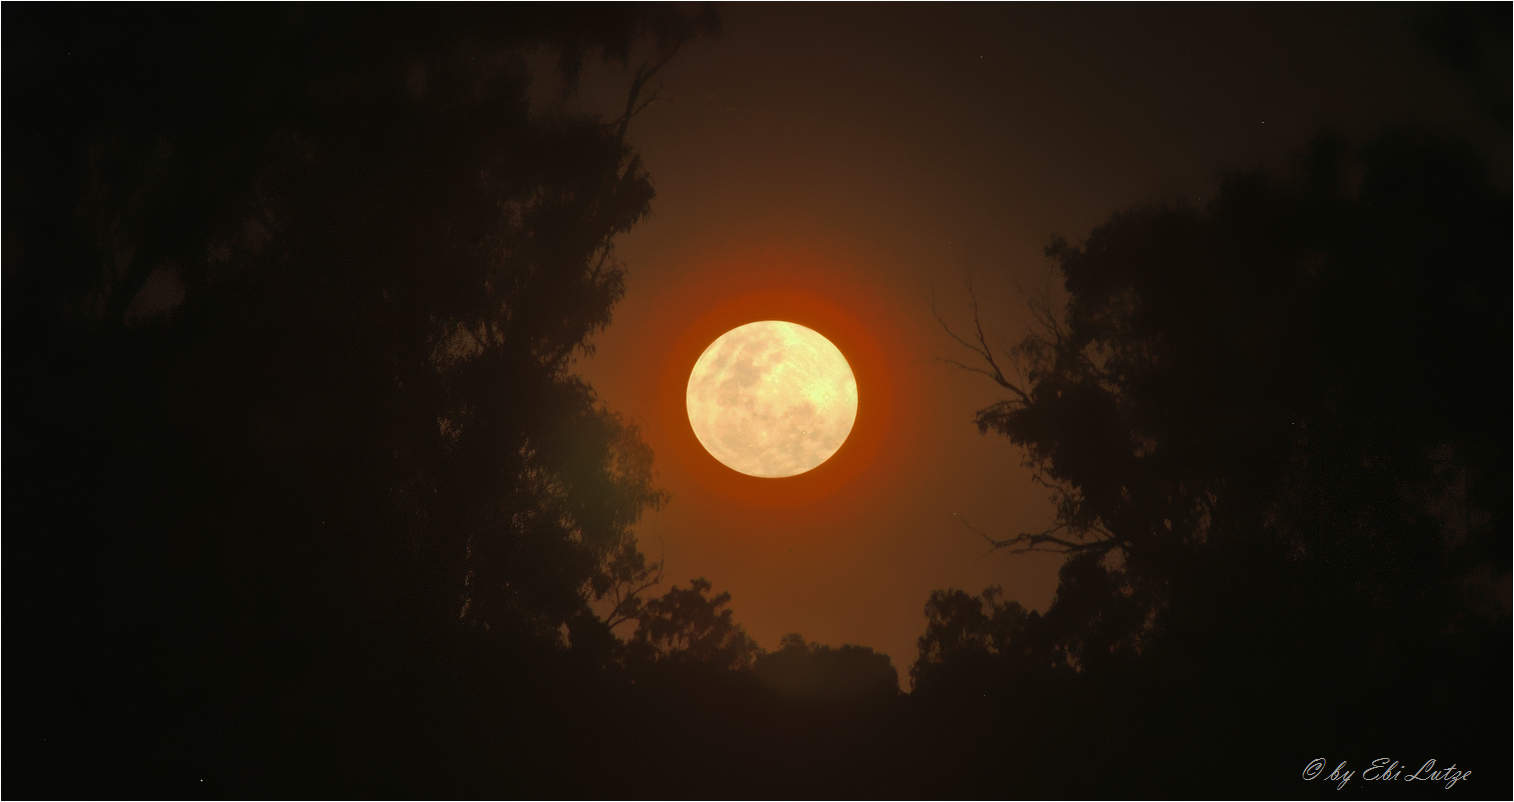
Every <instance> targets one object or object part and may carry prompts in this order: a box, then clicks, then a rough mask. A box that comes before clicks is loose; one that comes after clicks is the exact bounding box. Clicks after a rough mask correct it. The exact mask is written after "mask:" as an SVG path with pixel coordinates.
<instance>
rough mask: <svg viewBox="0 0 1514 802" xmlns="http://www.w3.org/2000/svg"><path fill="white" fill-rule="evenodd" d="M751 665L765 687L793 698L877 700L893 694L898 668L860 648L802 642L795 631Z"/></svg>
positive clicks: (844, 700)
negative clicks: (834, 646) (772, 650)
mask: <svg viewBox="0 0 1514 802" xmlns="http://www.w3.org/2000/svg"><path fill="white" fill-rule="evenodd" d="M752 668H753V671H754V672H755V673H756V674H757V677H758V678H759V679H761V680H762V681H763V682H764V683H765V684H766V685H768V686H769V687H771V688H773V689H775V690H777V691H778V692H779V693H781V694H783V695H785V696H788V697H791V698H796V699H804V700H810V701H821V702H859V701H877V700H881V699H890V698H893V697H894V696H897V695H898V693H899V672H897V671H895V670H894V666H893V664H892V662H891V661H890V660H889V657H888V655H886V654H879V653H878V652H875V651H873V650H872V649H869V648H867V647H866V646H854V645H851V644H846V645H843V646H842V647H841V648H839V649H838V648H833V647H831V646H826V645H824V644H820V643H807V642H805V640H804V637H803V636H801V635H799V634H798V633H790V634H788V635H784V636H783V640H782V641H781V642H780V643H779V645H778V650H777V651H775V652H769V653H767V654H763V655H760V656H758V657H757V659H756V661H755V663H754V664H753V667H752Z"/></svg>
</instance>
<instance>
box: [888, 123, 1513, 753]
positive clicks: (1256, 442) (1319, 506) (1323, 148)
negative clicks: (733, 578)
mask: <svg viewBox="0 0 1514 802" xmlns="http://www.w3.org/2000/svg"><path fill="white" fill-rule="evenodd" d="M1510 210H1511V206H1510V201H1509V196H1508V194H1507V192H1506V191H1505V190H1502V189H1499V188H1497V187H1496V186H1495V185H1494V184H1492V183H1491V182H1490V180H1489V178H1488V176H1487V173H1486V171H1485V169H1484V168H1483V167H1482V166H1481V165H1480V164H1479V163H1478V161H1477V159H1476V158H1475V157H1474V156H1473V154H1472V153H1471V152H1470V151H1469V150H1468V149H1467V148H1466V147H1465V146H1463V145H1461V144H1459V143H1458V142H1456V141H1455V140H1451V139H1448V138H1445V137H1442V136H1438V135H1432V134H1428V133H1425V132H1422V131H1415V130H1390V131H1387V132H1385V133H1384V134H1383V135H1381V136H1380V137H1379V138H1378V139H1377V140H1375V141H1373V142H1370V143H1368V144H1366V145H1363V146H1361V147H1359V148H1357V149H1355V150H1354V152H1353V151H1349V150H1348V148H1347V147H1346V146H1345V145H1344V143H1343V142H1342V141H1341V140H1339V139H1338V138H1334V137H1328V136H1327V137H1322V138H1320V139H1318V140H1316V141H1315V142H1314V143H1313V145H1312V146H1311V148H1310V149H1309V150H1308V151H1307V153H1305V154H1304V155H1303V156H1302V157H1300V158H1299V159H1298V160H1297V162H1296V170H1295V173H1294V174H1293V175H1292V176H1290V177H1288V178H1286V179H1282V180H1279V179H1275V178H1272V177H1269V176H1267V175H1264V174H1259V173H1250V174H1241V175H1234V176H1231V177H1229V178H1227V179H1226V180H1225V181H1224V183H1223V185H1222V188H1221V191H1220V193H1219V194H1218V196H1217V197H1216V198H1215V199H1214V200H1213V201H1212V202H1210V203H1209V204H1207V205H1206V206H1205V207H1204V208H1197V209H1196V208H1192V207H1189V206H1185V205H1171V204H1157V205H1148V206H1142V207H1138V208H1135V209H1132V210H1129V211H1126V212H1122V213H1120V214H1117V215H1115V216H1114V217H1112V218H1111V219H1110V220H1109V221H1108V222H1107V223H1105V224H1104V225H1102V226H1100V227H1099V228H1097V229H1095V230H1094V231H1093V233H1092V234H1091V235H1090V236H1089V237H1088V239H1087V240H1086V242H1085V243H1083V244H1082V245H1081V246H1076V247H1075V246H1073V245H1071V244H1069V243H1067V242H1066V241H1065V240H1062V239H1055V240H1054V241H1053V242H1052V244H1051V245H1050V247H1048V248H1047V255H1048V256H1049V257H1050V258H1051V259H1052V260H1053V261H1054V262H1055V264H1056V266H1057V268H1058V270H1059V271H1060V273H1061V275H1062V277H1063V278H1064V280H1065V291H1066V298H1067V300H1066V304H1065V306H1064V307H1061V308H1057V307H1056V306H1055V305H1054V304H1053V303H1051V301H1050V300H1049V299H1046V298H1042V299H1035V300H1033V302H1032V310H1033V311H1034V312H1035V314H1036V316H1037V319H1038V321H1039V329H1038V330H1037V331H1035V332H1034V333H1032V334H1031V335H1030V336H1028V337H1027V338H1025V339H1024V340H1023V341H1022V342H1020V343H1019V344H1018V345H1017V346H1015V348H1014V349H1012V351H1011V352H1010V353H1004V352H1002V351H1000V352H997V353H996V350H995V349H993V348H991V347H990V345H989V340H988V338H987V337H986V336H985V335H984V334H983V331H982V327H981V324H979V325H978V327H977V328H976V329H975V330H974V332H973V333H972V334H971V335H969V336H961V335H958V334H956V333H953V335H952V336H953V337H955V338H956V339H957V341H958V342H959V343H961V344H962V345H964V346H966V347H968V348H970V349H972V351H974V352H975V353H976V357H977V361H976V362H975V363H973V364H968V365H964V367H967V368H969V369H971V370H976V371H978V372H980V373H984V374H987V375H988V376H990V377H991V378H992V379H993V381H995V382H996V383H998V384H999V385H1000V386H1001V387H1003V388H1004V389H1005V390H1006V391H1008V397H1007V398H1006V399H1005V400H1003V401H1001V402H999V403H996V404H994V405H992V406H989V407H987V408H984V409H982V410H980V411H979V412H978V414H977V425H978V427H979V429H980V431H983V432H989V431H993V432H996V433H999V434H1002V435H1004V436H1006V437H1008V438H1009V439H1010V440H1012V441H1013V442H1014V443H1016V444H1018V445H1020V446H1021V447H1022V448H1023V449H1024V450H1025V454H1026V463H1027V465H1028V466H1029V467H1030V468H1031V469H1032V470H1033V472H1034V475H1035V476H1036V478H1037V479H1038V480H1039V481H1041V482H1042V483H1044V484H1045V485H1046V486H1047V487H1048V488H1049V489H1050V490H1051V492H1052V498H1053V500H1054V502H1055V507H1056V518H1055V522H1054V524H1053V525H1052V526H1051V527H1050V528H1049V529H1047V530H1045V531H1040V532H1030V533H1023V534H1018V535H1008V536H1005V535H997V534H991V533H986V532H983V533H980V534H982V535H983V536H984V537H985V538H987V539H988V540H989V541H990V542H992V543H993V545H994V546H995V547H997V548H1002V549H1006V550H1010V551H1015V552H1026V551H1039V550H1051V551H1058V552H1062V553H1065V554H1067V555H1068V559H1067V562H1066V563H1065V564H1064V566H1063V568H1062V571H1061V575H1060V583H1059V587H1058V591H1057V594H1056V598H1055V600H1054V602H1053V604H1052V605H1051V606H1050V607H1049V608H1048V609H1047V611H1046V612H1045V613H1044V615H1041V616H1039V617H1034V616H1030V615H1025V614H1023V612H1022V611H1020V610H1019V609H1018V608H1017V607H1016V606H1006V605H1001V604H1000V603H999V602H998V600H997V596H996V595H995V593H993V592H991V593H988V594H985V595H984V596H983V597H982V598H975V597H971V596H968V595H966V594H962V593H960V592H947V593H938V594H936V595H933V596H932V599H931V602H930V604H929V605H928V606H927V614H928V617H929V629H928V631H927V633H926V636H925V637H924V638H922V641H921V659H920V661H919V662H918V663H917V664H916V667H915V669H914V672H913V673H914V675H915V676H916V678H917V681H918V682H920V683H921V684H922V686H923V687H927V688H928V687H931V686H932V685H935V686H937V687H939V686H941V685H942V678H944V677H948V676H959V677H960V676H964V675H965V674H974V672H977V673H976V674H974V675H975V676H980V677H986V676H991V675H995V672H997V674H996V675H997V676H998V677H1000V678H1005V677H1010V676H1017V677H1023V675H1024V674H1023V666H1021V667H1019V668H1016V667H1015V666H1016V662H1015V661H1012V660H1010V659H1009V658H1008V655H1014V656H1015V659H1016V660H1017V661H1022V662H1023V659H1024V658H1025V656H1026V655H1032V656H1034V661H1033V662H1035V663H1036V664H1037V665H1040V666H1045V667H1050V668H1054V669H1057V670H1061V671H1065V672H1070V673H1073V674H1085V675H1089V676H1090V677H1092V678H1091V679H1089V682H1090V683H1094V684H1087V685H1085V686H1084V687H1085V689H1086V694H1085V695H1086V696H1088V698H1103V697H1101V696H1100V695H1101V694H1104V695H1105V696H1107V694H1109V693H1113V692H1114V691H1113V689H1114V688H1116V687H1121V686H1122V683H1125V682H1127V681H1134V680H1133V679H1129V678H1134V677H1136V676H1147V674H1143V673H1141V672H1148V673H1149V672H1151V671H1156V672H1157V674H1156V675H1155V676H1158V677H1161V678H1162V682H1163V683H1178V686H1177V687H1182V688H1183V690H1182V692H1181V693H1180V694H1179V693H1178V691H1177V690H1176V688H1174V690H1173V693H1174V694H1175V695H1174V696H1167V697H1164V698H1167V699H1169V700H1174V699H1179V698H1182V699H1188V700H1197V699H1209V700H1211V701H1210V702H1206V703H1205V704H1212V705H1213V706H1214V709H1223V708H1226V707H1228V708H1230V709H1235V706H1236V705H1240V706H1241V707H1243V708H1244V709H1245V710H1248V711H1253V712H1254V713H1255V715H1256V716H1257V717H1258V718H1257V719H1256V720H1255V721H1253V723H1252V724H1251V725H1250V726H1251V727H1252V728H1253V730H1252V731H1253V732H1254V733H1256V734H1258V736H1260V734H1261V733H1269V732H1274V730H1270V729H1268V728H1269V727H1273V726H1276V727H1281V726H1282V724H1281V722H1282V721H1283V720H1284V719H1287V720H1288V721H1291V722H1292V725H1293V726H1297V725H1298V724H1299V723H1300V722H1303V721H1314V722H1320V721H1324V720H1325V719H1326V718H1328V714H1326V713H1324V712H1322V711H1324V710H1325V709H1326V707H1325V703H1326V701H1327V700H1333V702H1334V705H1335V707H1334V711H1335V713H1336V714H1338V715H1339V716H1341V717H1345V718H1350V717H1352V716H1356V718H1355V725H1354V726H1359V727H1362V728H1364V729H1371V728H1372V727H1374V726H1377V727H1381V728H1387V730H1386V731H1391V732H1394V733H1397V734H1400V735H1402V736H1403V737H1404V738H1405V739H1410V738H1420V737H1422V732H1423V731H1428V730H1431V729H1435V728H1437V727H1439V728H1441V729H1442V731H1443V730H1444V728H1445V727H1446V726H1447V723H1446V721H1445V720H1443V718H1441V717H1438V716H1437V714H1434V713H1431V712H1429V711H1428V710H1427V707H1428V706H1430V703H1429V702H1428V701H1427V699H1428V697H1429V696H1431V695H1433V693H1434V692H1432V691H1430V690H1428V688H1430V687H1434V688H1439V689H1442V690H1444V689H1446V688H1455V692H1454V693H1455V697H1456V698H1457V699H1460V700H1465V701H1467V702H1468V703H1472V700H1474V699H1487V698H1494V699H1497V698H1506V694H1507V687H1506V686H1507V676H1508V671H1509V662H1508V649H1507V648H1506V647H1507V644H1508V629H1509V624H1508V622H1509V618H1508V615H1509V598H1508V590H1507V587H1508V584H1507V583H1508V579H1507V577H1508V562H1509V559H1510V553H1509V548H1510V546H1509V540H1508V538H1507V537H1506V535H1505V533H1506V531H1507V527H1508V517H1507V516H1508V508H1509V504H1508V499H1509V497H1508V488H1509V459H1508V450H1507V445H1506V443H1505V442H1504V441H1503V440H1502V439H1499V438H1490V437H1489V436H1488V435H1489V433H1490V432H1492V431H1499V430H1501V429H1502V426H1503V421H1504V417H1505V416H1506V414H1507V406H1508V402H1509V390H1508V387H1507V381H1506V376H1505V373H1506V365H1507V363H1508V356H1509V352H1508V347H1509V346H1508V343H1507V336H1506V335H1507V331H1508V328H1509V322H1510V321H1509V313H1508V309H1507V305H1506V304H1505V303H1504V302H1503V300H1502V299H1504V298H1505V297H1506V296H1507V294H1508V272H1507V271H1508V263H1509V257H1510V252H1509V234H1510V223H1509V220H1510ZM976 322H977V321H976V309H975V323H976ZM948 331H950V329H948ZM1017 371H1018V372H1017ZM1406 632H1414V633H1417V634H1416V635H1415V636H1414V637H1405V636H1404V634H1403V633H1406ZM973 664H981V665H990V666H991V667H990V668H986V669H981V670H979V669H972V668H970V667H969V666H970V665H973ZM964 672H965V674H964ZM1100 677H1102V679H1100ZM1119 677H1125V678H1127V679H1118V678H1119ZM992 681H993V680H989V679H982V680H980V681H976V685H975V686H974V687H981V686H982V684H983V683H985V682H992ZM1153 682H1156V680H1154V679H1153V680H1150V681H1146V684H1145V685H1144V686H1143V687H1144V688H1146V690H1144V691H1142V693H1154V692H1157V691H1158V690H1159V689H1160V688H1161V687H1164V686H1163V685H1153V684H1152V683H1153ZM1411 684H1412V685H1414V686H1415V688H1416V690H1414V691H1413V692H1407V691H1401V690H1400V689H1401V687H1402V686H1404V685H1411ZM1242 686H1244V687H1247V688H1248V690H1247V692H1246V693H1245V694H1244V695H1242V696H1239V697H1238V696H1237V695H1236V688H1238V687H1242ZM1390 688H1391V689H1393V691H1392V692H1394V693H1400V696H1399V697H1398V698H1399V700H1400V701H1401V702H1402V704H1401V705H1398V706H1395V707H1394V708H1393V712H1388V711H1387V710H1383V709H1375V708H1373V706H1372V703H1371V701H1370V700H1371V699H1372V698H1373V695H1374V694H1382V693H1387V692H1390V691H1389V689H1390ZM1404 693H1408V695H1407V696H1405V695H1402V694H1404ZM1190 703H1191V704H1193V705H1199V704H1200V703H1199V702H1197V701H1192V702H1183V703H1182V704H1190ZM1174 704H1177V702H1174ZM1479 704H1480V702H1479ZM1110 709H1114V708H1110ZM1195 709H1197V708H1195ZM1500 709H1502V708H1500ZM1345 710H1350V711H1352V712H1351V713H1350V714H1347V713H1345V712H1342V711H1345ZM1285 711H1286V712H1285ZM1357 714H1360V715H1359V716H1358V715H1357ZM1502 715H1503V714H1501V713H1500V714H1499V717H1498V720H1497V721H1494V720H1492V719H1485V718H1479V719H1477V720H1476V722H1475V723H1468V724H1466V726H1467V727H1468V728H1469V729H1471V730H1472V731H1475V732H1478V733H1481V734H1483V735H1489V734H1492V733H1493V732H1496V731H1498V728H1501V729H1502V730H1507V726H1506V725H1507V720H1506V719H1503V718H1502ZM1290 716H1292V718H1289V717H1290ZM1206 721H1207V720H1206ZM1368 722H1371V723H1370V724H1369V723H1368ZM1202 726H1205V727H1215V726H1225V725H1223V724H1221V723H1220V722H1218V721H1207V723H1206V724H1204V725H1202ZM1332 726H1336V725H1332ZM1421 726H1422V729H1420V730H1416V728H1417V727H1421ZM1411 733H1412V735H1411ZM1470 737H1471V736H1468V738H1470ZM1488 754H1492V752H1489V753H1488Z"/></svg>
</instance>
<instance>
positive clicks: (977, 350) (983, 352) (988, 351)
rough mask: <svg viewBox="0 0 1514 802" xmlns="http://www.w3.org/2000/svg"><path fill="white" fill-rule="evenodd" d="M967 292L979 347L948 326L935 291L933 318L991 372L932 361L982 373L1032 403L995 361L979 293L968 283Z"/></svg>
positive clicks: (953, 363)
mask: <svg viewBox="0 0 1514 802" xmlns="http://www.w3.org/2000/svg"><path fill="white" fill-rule="evenodd" d="M967 292H968V295H969V296H970V297H971V298H972V310H973V328H974V329H975V331H976V332H977V340H978V344H977V345H974V344H973V343H970V342H968V341H967V340H965V339H963V338H962V337H961V336H960V335H958V334H957V332H955V331H953V330H952V327H951V326H950V325H948V324H947V322H946V321H945V320H944V319H942V317H941V313H940V312H939V311H937V310H936V293H935V290H934V289H932V290H931V297H930V313H931V317H934V318H935V319H936V322H937V323H939V324H941V328H942V330H944V331H945V332H946V334H947V336H948V337H951V338H952V339H953V340H955V341H956V342H957V343H958V344H959V345H961V346H962V347H963V348H966V349H967V350H969V351H972V352H973V353H974V354H977V355H978V356H979V357H981V358H982V359H983V361H985V362H987V363H988V366H989V368H990V369H991V370H984V369H982V368H975V367H970V366H968V365H964V364H962V363H961V362H958V361H957V360H955V359H946V358H943V357H936V358H935V359H933V360H932V361H934V362H942V363H945V364H948V365H953V366H955V367H958V368H961V369H963V370H966V371H969V372H971V373H981V374H983V375H984V376H987V377H988V378H990V379H992V380H993V381H994V383H995V384H997V385H999V386H1000V387H1003V388H1004V389H1006V390H1009V391H1010V392H1012V393H1014V394H1015V395H1016V396H1017V397H1018V398H1019V399H1020V400H1021V401H1022V402H1024V403H1027V404H1028V403H1030V396H1029V395H1027V394H1026V392H1025V391H1024V390H1022V389H1020V387H1019V386H1018V385H1016V384H1015V383H1014V382H1012V381H1010V380H1009V379H1008V378H1006V377H1005V376H1004V371H1003V370H1001V369H1000V368H999V363H998V362H997V361H996V360H995V359H994V354H993V349H992V348H990V347H989V345H988V339H987V338H986V337H985V336H984V334H983V324H982V322H981V316H980V315H979V312H978V296H977V293H975V292H974V291H973V287H972V283H971V282H968V285H967Z"/></svg>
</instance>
